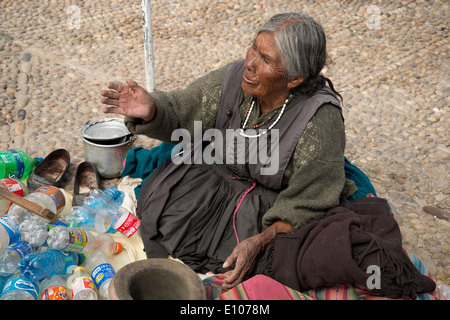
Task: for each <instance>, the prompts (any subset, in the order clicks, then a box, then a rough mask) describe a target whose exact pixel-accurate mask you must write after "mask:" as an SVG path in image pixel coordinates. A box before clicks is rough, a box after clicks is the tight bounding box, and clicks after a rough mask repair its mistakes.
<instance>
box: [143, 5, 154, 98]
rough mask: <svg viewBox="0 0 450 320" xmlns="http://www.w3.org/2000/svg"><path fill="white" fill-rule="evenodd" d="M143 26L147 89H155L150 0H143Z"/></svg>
mask: <svg viewBox="0 0 450 320" xmlns="http://www.w3.org/2000/svg"><path fill="white" fill-rule="evenodd" d="M141 5H142V28H143V30H144V55H145V75H146V84H147V91H148V92H153V91H154V90H155V66H154V62H153V34H152V10H151V6H150V0H142V3H141Z"/></svg>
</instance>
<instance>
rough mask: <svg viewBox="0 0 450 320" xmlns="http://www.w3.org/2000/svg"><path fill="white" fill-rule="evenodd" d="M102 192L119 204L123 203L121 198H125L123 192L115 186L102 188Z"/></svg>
mask: <svg viewBox="0 0 450 320" xmlns="http://www.w3.org/2000/svg"><path fill="white" fill-rule="evenodd" d="M103 192H104V193H105V194H106V195H107V196H108V197H110V198H111V199H113V200H114V202H115V203H117V204H118V205H119V206H120V205H121V204H122V203H123V199H124V198H125V193H124V192H123V191H120V190H119V189H118V188H117V186H110V187H108V188H106V189H105V190H103Z"/></svg>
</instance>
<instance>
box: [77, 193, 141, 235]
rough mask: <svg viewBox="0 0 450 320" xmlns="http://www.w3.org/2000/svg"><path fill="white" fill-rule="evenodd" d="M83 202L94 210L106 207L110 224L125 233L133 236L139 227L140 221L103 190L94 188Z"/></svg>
mask: <svg viewBox="0 0 450 320" xmlns="http://www.w3.org/2000/svg"><path fill="white" fill-rule="evenodd" d="M84 204H85V205H87V206H90V207H91V208H93V209H94V210H101V209H106V210H108V212H109V213H110V215H111V226H113V228H114V229H116V230H117V231H119V232H120V233H122V234H123V235H125V236H126V237H127V238H129V237H131V236H133V235H134V234H135V233H136V232H137V231H138V229H139V227H140V225H141V221H140V220H139V219H138V217H136V216H135V215H134V214H132V213H131V212H129V211H128V210H127V209H125V208H124V207H121V206H119V205H118V204H117V203H115V202H114V200H112V199H111V198H110V197H108V196H107V195H106V194H105V193H104V192H103V191H101V190H99V189H94V190H92V191H91V192H90V194H89V196H88V197H86V199H85V200H84Z"/></svg>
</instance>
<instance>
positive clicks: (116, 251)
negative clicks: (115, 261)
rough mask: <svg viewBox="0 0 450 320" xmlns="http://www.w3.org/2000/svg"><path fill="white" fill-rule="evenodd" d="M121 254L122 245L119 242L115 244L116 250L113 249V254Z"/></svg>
mask: <svg viewBox="0 0 450 320" xmlns="http://www.w3.org/2000/svg"><path fill="white" fill-rule="evenodd" d="M121 252H122V244H121V243H120V242H116V248H115V249H114V252H113V253H114V254H119V253H121Z"/></svg>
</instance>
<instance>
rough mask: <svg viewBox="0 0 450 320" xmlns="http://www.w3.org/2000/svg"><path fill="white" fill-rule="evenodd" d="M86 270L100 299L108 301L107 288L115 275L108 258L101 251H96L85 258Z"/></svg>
mask: <svg viewBox="0 0 450 320" xmlns="http://www.w3.org/2000/svg"><path fill="white" fill-rule="evenodd" d="M85 265H86V270H87V271H89V272H90V273H91V278H92V280H93V281H94V284H95V287H96V288H97V290H98V293H99V295H100V298H101V299H103V300H110V296H109V286H110V284H111V281H112V279H113V278H114V275H115V274H116V272H115V270H114V268H113V266H112V265H111V264H110V263H109V260H108V257H107V256H106V255H105V254H104V253H103V252H102V251H96V252H94V253H93V254H91V255H88V256H86V262H85Z"/></svg>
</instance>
